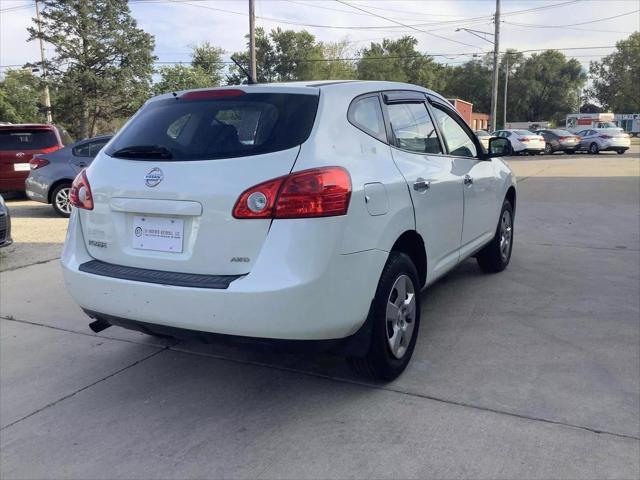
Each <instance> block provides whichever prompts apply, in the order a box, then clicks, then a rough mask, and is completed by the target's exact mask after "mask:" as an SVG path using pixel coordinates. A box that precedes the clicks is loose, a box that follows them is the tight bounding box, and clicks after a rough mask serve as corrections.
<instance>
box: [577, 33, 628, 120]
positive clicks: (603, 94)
mask: <svg viewBox="0 0 640 480" xmlns="http://www.w3.org/2000/svg"><path fill="white" fill-rule="evenodd" d="M589 72H590V73H591V76H592V78H593V86H592V88H591V89H590V92H589V93H590V94H591V95H592V96H593V97H594V98H595V99H596V100H598V102H600V103H601V104H602V106H603V107H604V108H605V110H608V111H613V112H616V113H635V112H638V111H640V86H639V85H640V32H634V33H632V34H631V35H630V36H629V38H627V39H626V40H622V41H620V42H618V43H617V44H616V51H615V52H613V53H612V54H611V55H607V56H606V57H604V58H603V59H602V61H601V62H591V66H590V69H589Z"/></svg>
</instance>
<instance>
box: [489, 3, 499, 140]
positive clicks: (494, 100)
mask: <svg viewBox="0 0 640 480" xmlns="http://www.w3.org/2000/svg"><path fill="white" fill-rule="evenodd" d="M494 22H495V33H494V37H493V40H494V43H493V79H492V81H491V128H492V129H493V130H494V131H495V130H496V129H497V128H498V126H497V123H498V122H497V121H496V120H497V110H498V53H499V52H500V0H496V13H495V16H494Z"/></svg>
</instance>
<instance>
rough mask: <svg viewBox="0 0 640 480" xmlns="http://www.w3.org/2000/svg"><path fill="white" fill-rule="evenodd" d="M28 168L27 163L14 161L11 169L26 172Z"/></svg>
mask: <svg viewBox="0 0 640 480" xmlns="http://www.w3.org/2000/svg"><path fill="white" fill-rule="evenodd" d="M28 170H29V164H28V163H14V164H13V171H14V172H26V171H28Z"/></svg>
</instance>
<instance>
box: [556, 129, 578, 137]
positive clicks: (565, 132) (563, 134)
mask: <svg viewBox="0 0 640 480" xmlns="http://www.w3.org/2000/svg"><path fill="white" fill-rule="evenodd" d="M551 131H552V132H553V133H555V134H556V135H558V136H559V137H573V133H571V132H570V131H569V130H551Z"/></svg>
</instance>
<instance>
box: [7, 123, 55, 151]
mask: <svg viewBox="0 0 640 480" xmlns="http://www.w3.org/2000/svg"><path fill="white" fill-rule="evenodd" d="M57 145H58V138H57V137H56V134H55V133H54V132H53V131H51V130H35V129H28V128H25V129H24V130H18V129H15V130H0V151H7V150H42V149H43V148H49V147H55V146H57Z"/></svg>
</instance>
